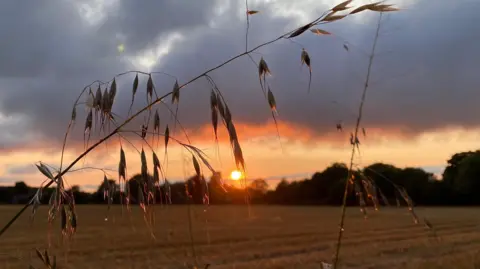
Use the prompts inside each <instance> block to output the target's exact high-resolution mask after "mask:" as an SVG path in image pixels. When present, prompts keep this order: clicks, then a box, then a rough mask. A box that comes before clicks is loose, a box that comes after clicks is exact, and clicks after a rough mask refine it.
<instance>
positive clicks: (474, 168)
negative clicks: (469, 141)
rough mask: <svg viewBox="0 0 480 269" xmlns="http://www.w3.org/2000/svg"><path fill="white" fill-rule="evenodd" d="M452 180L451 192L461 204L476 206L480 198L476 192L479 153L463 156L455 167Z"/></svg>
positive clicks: (479, 167) (479, 172)
mask: <svg viewBox="0 0 480 269" xmlns="http://www.w3.org/2000/svg"><path fill="white" fill-rule="evenodd" d="M455 172H456V174H455V176H454V178H453V190H454V192H455V194H456V195H455V196H456V197H457V199H458V201H459V202H460V203H462V204H465V203H469V204H472V203H473V204H478V203H480V196H479V195H478V194H477V193H476V191H477V190H478V189H479V187H480V152H479V151H477V152H475V153H472V154H469V155H468V156H465V157H464V158H463V159H462V160H461V161H460V162H459V163H458V164H457V166H456V171H455Z"/></svg>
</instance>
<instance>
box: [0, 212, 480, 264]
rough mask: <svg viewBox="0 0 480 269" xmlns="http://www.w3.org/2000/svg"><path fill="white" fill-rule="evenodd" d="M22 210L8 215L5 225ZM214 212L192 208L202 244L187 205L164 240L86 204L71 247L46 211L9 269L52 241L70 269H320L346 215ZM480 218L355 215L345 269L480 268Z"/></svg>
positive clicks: (24, 231) (165, 224) (12, 235)
mask: <svg viewBox="0 0 480 269" xmlns="http://www.w3.org/2000/svg"><path fill="white" fill-rule="evenodd" d="M14 209H15V207H0V216H1V217H0V219H2V220H6V219H7V218H8V217H9V216H11V215H13V214H14ZM205 209H206V208H205V207H200V206H196V207H191V208H190V212H191V214H192V219H193V222H192V224H193V225H192V235H193V242H194V244H193V246H192V243H191V239H190V232H189V225H188V213H189V208H188V207H186V206H171V207H168V208H160V207H158V208H157V209H156V216H155V220H156V221H155V225H154V227H153V231H154V234H155V239H153V237H152V236H151V234H150V232H149V230H148V229H147V226H146V224H145V222H144V220H143V216H142V214H141V213H140V211H139V210H138V209H136V208H135V209H134V211H133V212H132V213H131V215H126V214H125V215H123V216H122V212H121V209H120V208H119V207H114V208H113V209H112V211H111V212H110V213H109V219H108V221H105V214H106V207H105V206H79V207H78V215H79V220H78V222H79V224H78V225H79V227H78V232H77V234H76V235H75V237H74V238H73V240H71V241H62V239H61V237H60V231H59V223H55V224H54V226H53V227H51V228H50V232H49V228H48V225H47V224H46V221H45V217H46V211H45V209H41V210H40V212H38V213H37V214H38V215H37V216H36V219H35V222H34V223H33V224H31V223H30V222H29V220H28V216H24V217H22V219H21V220H19V221H18V223H16V224H15V225H14V226H13V227H12V229H11V230H9V231H8V232H7V233H6V234H5V235H4V236H3V237H2V239H1V240H2V244H0V267H1V268H28V265H29V264H30V263H31V264H34V265H39V263H38V258H36V256H35V253H34V251H33V250H34V248H35V247H37V248H45V247H47V246H48V242H49V239H48V238H49V235H50V242H51V251H52V253H55V254H56V255H57V256H58V260H59V262H60V264H61V265H62V267H61V268H185V267H186V266H188V265H192V264H193V263H194V260H195V258H194V256H195V257H196V259H197V261H198V264H199V265H202V264H206V263H209V264H211V267H210V268H213V269H216V268H319V264H320V262H321V261H330V260H331V259H332V255H333V254H334V248H335V244H336V237H337V227H338V220H339V213H340V212H339V208H333V207H273V206H272V207H268V206H253V207H252V208H251V216H250V217H249V215H248V210H247V208H246V207H244V206H243V207H242V206H211V207H209V208H208V209H207V210H206V211H205ZM124 213H125V212H124ZM479 213H480V209H477V208H468V209H467V208H420V209H418V215H419V218H420V220H421V221H422V222H421V223H420V224H418V225H415V224H414V223H413V221H412V218H411V216H410V215H409V214H408V211H406V210H405V209H396V208H384V209H381V210H380V211H379V212H372V213H370V214H369V218H368V219H367V220H364V219H363V217H362V215H361V213H360V212H359V211H358V208H349V209H348V211H347V219H346V227H345V234H344V236H345V237H344V241H343V245H342V251H341V262H342V268H358V269H360V268H392V269H393V268H452V267H451V266H453V268H476V267H475V265H476V264H475V263H476V262H477V263H479V264H480V259H478V258H476V256H477V253H478V252H479V251H480V233H479V231H480V226H479V224H480V214H479ZM27 215H28V214H27ZM423 217H427V218H428V219H429V220H430V222H431V223H432V224H433V225H434V228H435V232H436V236H435V233H434V232H433V231H432V230H429V229H427V228H426V227H425V226H424V225H423ZM192 247H193V248H192ZM194 252H195V255H193V253H194ZM477 266H478V265H477Z"/></svg>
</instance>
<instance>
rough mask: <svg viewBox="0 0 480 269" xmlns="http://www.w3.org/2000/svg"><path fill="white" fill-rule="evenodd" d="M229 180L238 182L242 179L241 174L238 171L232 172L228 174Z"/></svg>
mask: <svg viewBox="0 0 480 269" xmlns="http://www.w3.org/2000/svg"><path fill="white" fill-rule="evenodd" d="M230 178H231V179H232V180H239V179H241V178H242V172H240V171H238V170H234V171H232V173H230Z"/></svg>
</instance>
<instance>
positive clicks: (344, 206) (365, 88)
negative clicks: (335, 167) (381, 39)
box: [333, 13, 382, 269]
mask: <svg viewBox="0 0 480 269" xmlns="http://www.w3.org/2000/svg"><path fill="white" fill-rule="evenodd" d="M381 20H382V13H380V15H379V18H378V22H377V30H376V33H375V38H374V40H373V45H372V50H371V52H370V56H369V60H368V68H367V75H366V78H365V84H364V86H363V92H362V99H361V101H360V106H359V108H358V117H357V122H356V124H355V132H354V136H353V144H352V154H351V156H350V166H349V168H348V174H347V180H346V181H345V190H344V193H343V201H342V215H341V217H340V227H339V230H338V239H337V247H336V250H335V258H334V262H333V268H334V269H337V265H338V258H339V256H340V248H341V244H342V238H343V232H344V226H345V213H346V211H347V196H348V183H349V180H350V178H351V177H352V175H353V159H354V157H355V146H356V141H357V137H358V130H359V128H360V122H361V121H362V115H363V105H364V104H365V100H366V97H367V91H368V83H369V81H370V74H371V70H372V64H373V60H374V58H375V49H376V47H377V41H378V36H379V33H380V26H381Z"/></svg>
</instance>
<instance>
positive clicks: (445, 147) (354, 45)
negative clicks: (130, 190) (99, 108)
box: [0, 0, 480, 190]
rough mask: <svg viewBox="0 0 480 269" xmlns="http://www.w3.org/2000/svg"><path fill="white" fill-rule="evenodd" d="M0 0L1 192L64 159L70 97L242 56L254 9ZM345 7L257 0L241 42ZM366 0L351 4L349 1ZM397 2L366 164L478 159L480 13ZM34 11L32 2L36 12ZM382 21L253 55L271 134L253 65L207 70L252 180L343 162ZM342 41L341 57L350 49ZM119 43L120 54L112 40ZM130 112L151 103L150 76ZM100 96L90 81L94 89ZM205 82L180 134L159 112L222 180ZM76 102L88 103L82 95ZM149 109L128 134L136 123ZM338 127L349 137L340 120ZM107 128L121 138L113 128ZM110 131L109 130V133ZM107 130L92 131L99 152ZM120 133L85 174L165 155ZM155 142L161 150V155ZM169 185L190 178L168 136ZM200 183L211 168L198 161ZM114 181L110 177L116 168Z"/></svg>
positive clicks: (167, 118)
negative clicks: (464, 155)
mask: <svg viewBox="0 0 480 269" xmlns="http://www.w3.org/2000/svg"><path fill="white" fill-rule="evenodd" d="M26 1H27V2H28V4H27V5H25V4H24V3H20V2H19V1H5V2H2V3H1V4H0V5H1V8H0V14H1V16H0V20H2V23H1V25H2V27H0V36H2V42H1V43H0V59H2V60H1V61H0V85H1V87H2V89H1V90H0V130H1V132H0V184H3V185H9V184H13V183H14V182H16V181H25V182H26V183H27V184H29V185H33V186H38V185H39V184H41V183H42V182H43V181H44V180H45V179H44V178H43V177H42V175H41V174H40V173H39V172H38V171H37V170H36V168H35V166H34V164H35V163H36V162H38V161H42V162H45V163H47V164H49V165H52V166H53V167H57V168H58V167H59V166H60V158H61V152H62V141H63V137H64V135H65V131H66V128H67V125H68V123H69V120H70V114H71V111H72V106H73V104H74V102H75V99H76V98H77V96H78V95H79V93H80V92H81V91H82V90H83V88H84V87H85V86H87V85H89V84H91V83H92V82H93V81H95V80H101V81H110V80H111V79H112V78H113V77H114V76H115V75H116V74H119V73H122V72H126V71H132V70H133V71H135V70H137V71H143V72H154V71H155V72H165V73H168V74H170V76H169V75H162V74H154V75H153V80H154V84H155V87H156V89H157V91H158V92H159V94H162V93H167V92H169V91H171V90H172V88H173V85H174V82H175V79H174V78H172V76H174V77H176V79H178V81H179V83H180V84H182V83H184V82H186V81H188V80H190V79H192V78H194V77H196V76H198V75H199V74H201V73H203V72H204V71H206V70H208V69H210V68H212V67H214V66H216V65H218V64H220V63H222V62H224V61H225V60H227V59H229V58H231V57H233V56H235V55H237V54H240V53H242V52H244V51H245V34H246V18H245V2H244V1H234V0H199V1H189V0H176V1H173V0H166V1H156V0H148V1H147V0H145V1H141V2H137V1H135V2H134V1H119V0H105V1H101V0H82V1H74V0H64V1H55V2H53V1H34V0H26ZM338 3H339V1H336V0H322V1H318V0H297V1H289V0H277V1H275V0H249V1H248V4H249V8H250V9H251V10H258V11H259V13H257V14H255V15H252V16H250V21H249V22H250V27H249V34H248V47H249V48H253V47H254V46H256V45H259V44H262V43H264V42H267V41H270V40H272V39H275V38H277V37H278V36H280V35H282V34H284V33H287V32H289V31H291V30H293V29H295V28H297V27H299V26H302V25H304V24H306V23H308V22H310V21H312V20H314V19H315V18H316V17H318V16H319V15H321V14H322V13H323V12H324V11H326V10H328V9H329V8H331V7H333V6H334V5H336V4H338ZM365 3H369V1H368V0H355V1H353V2H352V5H353V6H359V5H362V4H365ZM387 3H389V4H394V5H395V6H397V7H399V8H401V9H402V10H401V11H399V12H394V13H388V14H384V15H383V17H382V20H381V29H380V33H379V38H378V44H377V47H376V51H375V57H374V60H373V65H372V70H371V78H370V84H369V88H368V92H367V97H366V102H365V106H364V111H363V120H362V124H361V126H362V127H363V128H365V130H366V133H367V136H366V137H363V136H362V135H361V136H360V142H361V148H360V154H359V155H358V156H357V157H356V158H355V164H356V165H358V166H365V165H369V164H371V163H373V162H385V163H390V164H394V165H396V166H399V167H405V166H414V167H423V168H425V169H427V170H428V171H431V172H434V173H441V171H442V169H443V167H444V166H445V164H446V160H447V159H448V158H449V157H450V156H451V155H452V154H454V153H456V152H459V151H466V150H475V149H477V148H478V141H480V139H479V138H480V130H479V127H480V126H479V123H480V122H479V121H478V115H479V112H480V106H478V105H477V104H478V100H479V97H480V91H479V87H480V76H478V74H480V65H479V64H478V63H480V52H479V51H478V49H477V48H478V47H479V46H480V31H479V30H480V29H479V27H480V26H479V25H480V21H479V20H480V18H479V17H478V16H477V15H476V13H475V12H476V10H479V8H480V2H478V1H476V0H457V1H451V0H436V1H428V0H390V1H387ZM27 7H28V8H27ZM378 18H379V13H375V12H371V11H366V12H362V13H359V14H355V15H352V16H348V17H346V18H345V19H343V20H341V21H337V22H333V23H331V24H327V25H322V26H321V29H324V30H327V31H329V32H331V33H332V35H323V36H318V35H315V34H313V33H310V32H306V33H304V34H303V35H301V36H299V37H296V38H294V39H293V40H285V39H283V40H279V41H278V42H276V43H273V44H270V45H268V46H265V47H262V48H260V49H258V50H257V51H255V52H254V53H252V54H251V57H252V59H253V60H254V61H256V62H257V63H258V61H259V60H260V58H261V57H263V58H264V59H265V61H266V62H267V63H268V66H269V69H270V70H271V73H272V75H271V76H269V77H267V80H268V82H269V85H270V87H271V90H272V92H273V93H274V95H275V99H276V102H277V109H278V113H279V114H278V133H277V129H276V126H275V124H274V123H273V120H272V115H271V112H270V108H269V106H268V102H267V100H266V99H265V97H264V96H263V93H262V90H261V88H260V84H259V80H258V70H257V68H256V66H255V64H254V63H253V62H252V60H251V59H249V58H248V57H241V58H238V59H236V60H235V61H233V62H231V63H229V64H227V65H225V66H223V67H222V68H220V69H218V70H215V71H213V72H211V73H210V75H211V77H212V78H213V79H214V80H215V82H216V84H217V86H218V88H219V89H220V90H221V92H222V94H223V96H224V98H225V99H226V101H227V103H228V105H229V107H230V110H231V112H232V115H233V120H234V122H235V124H236V129H237V132H238V136H239V139H240V144H241V146H242V149H243V153H244V157H245V161H246V166H247V177H248V178H259V177H261V178H267V179H269V180H271V181H272V182H273V181H274V180H276V179H279V178H282V177H287V178H305V177H309V176H310V175H311V174H313V173H314V172H316V171H321V170H323V169H324V168H325V167H327V166H328V165H330V164H332V163H334V162H347V161H349V157H350V151H351V147H350V144H349V134H350V132H351V131H352V128H353V125H354V122H355V120H356V115H357V113H358V106H359V103H360V98H361V94H362V90H363V85H364V83H365V77H366V72H367V66H368V59H369V53H370V50H371V47H372V44H373V40H374V36H375V30H376V25H377V21H378ZM344 44H347V45H348V47H349V50H348V51H346V50H345V49H344V48H343V45H344ZM120 45H122V46H123V47H124V50H123V51H119V50H118V47H119V46H120ZM302 48H304V49H305V50H306V51H307V52H308V53H309V55H310V57H311V62H312V63H311V65H312V82H311V91H310V93H308V90H307V88H308V69H307V68H306V67H305V66H302V65H301V62H300V55H301V51H302ZM133 78H134V73H131V74H127V75H123V76H120V77H118V78H117V79H116V82H117V88H118V91H117V97H116V102H115V104H114V106H113V111H114V112H115V113H116V114H117V115H119V117H120V118H119V119H125V116H126V115H127V112H128V108H129V106H130V102H131V99H132V82H133ZM139 78H140V84H139V89H138V93H137V94H136V99H135V103H134V106H133V110H134V111H135V110H138V109H139V108H141V107H143V106H144V105H146V97H145V96H146V93H145V90H146V86H145V85H146V80H147V77H145V76H143V75H140V76H139ZM95 89H96V86H95V85H94V87H93V90H95ZM210 90H211V87H210V86H209V84H208V83H207V81H206V80H205V79H204V78H201V79H198V80H197V81H195V82H194V83H192V84H189V85H188V86H187V87H184V88H182V90H181V97H180V103H179V108H178V119H179V121H180V123H181V126H182V127H183V128H184V129H183V130H184V131H185V132H182V128H181V127H179V126H177V127H176V129H175V132H173V125H174V120H173V119H172V116H171V114H170V112H169V110H168V109H167V107H168V106H170V108H171V109H172V110H175V109H176V106H171V105H170V99H168V98H167V100H166V103H167V105H159V106H158V109H159V112H160V118H161V129H162V130H164V128H165V126H166V124H168V125H169V126H170V127H171V129H172V134H171V136H172V137H174V138H176V139H178V140H180V141H182V142H185V143H186V142H188V141H187V136H186V135H185V133H187V134H188V139H189V140H190V142H191V144H192V145H194V146H196V147H198V148H200V149H202V150H204V151H205V153H206V154H207V155H208V156H209V161H210V162H211V164H212V165H213V167H214V168H216V169H217V170H219V171H222V173H223V174H224V175H228V174H229V173H230V171H232V170H233V169H235V162H234V160H233V157H232V153H231V150H230V148H229V145H228V136H227V134H226V132H225V130H224V128H223V126H220V127H219V129H220V131H219V143H218V144H216V143H215V139H214V135H213V130H212V127H211V124H210V108H209V98H210ZM85 100H86V98H85V96H82V97H81V99H80V102H85ZM77 114H78V115H77V121H76V123H75V125H74V128H73V130H72V131H71V133H70V134H69V137H68V140H67V144H66V148H65V156H64V162H63V167H65V166H66V165H68V164H70V163H71V161H73V160H74V159H75V157H76V156H77V155H79V154H80V153H82V152H83V150H84V140H83V127H84V124H85V118H86V108H85V106H83V105H79V106H78V107H77ZM143 121H144V115H142V116H140V117H139V118H137V119H136V120H134V121H132V123H131V124H130V125H129V126H128V130H140V126H141V124H142V122H143ZM337 122H342V124H343V126H344V131H343V132H337V131H336V128H335V125H336V123H337ZM109 130H110V131H111V130H113V128H112V126H110V129H109ZM107 131H108V130H107ZM105 134H106V133H104V132H103V131H99V130H98V129H97V130H95V131H94V133H93V134H92V137H91V139H90V142H89V143H90V145H91V144H92V143H93V142H95V141H97V140H98V139H100V138H101V137H102V136H104V135H105ZM125 135H126V137H125V138H126V139H128V141H126V140H124V139H123V138H122V139H121V138H119V137H114V138H112V139H111V140H108V141H107V144H105V145H102V146H100V147H98V148H96V149H95V150H94V151H92V152H91V153H90V154H89V155H88V156H87V158H86V159H85V160H82V161H80V162H79V163H78V164H77V165H76V166H75V167H74V169H73V170H76V169H81V168H82V167H95V168H106V169H112V170H115V169H116V167H118V161H119V143H120V142H121V143H122V145H123V147H124V149H125V151H126V152H127V164H128V171H127V172H128V173H129V174H133V173H136V172H137V171H139V164H140V156H139V154H138V152H137V150H141V148H142V147H143V148H145V150H146V152H147V156H148V158H149V160H150V156H151V150H150V146H149V145H150V144H152V147H153V148H154V149H155V150H156V151H157V154H158V155H159V156H160V158H161V159H162V161H163V157H164V147H163V140H162V139H160V140H159V141H158V142H156V141H152V137H150V136H147V139H148V141H149V145H147V144H145V143H143V144H142V142H141V141H140V140H139V139H138V138H136V137H135V136H133V135H131V134H130V135H128V134H125ZM157 144H158V146H157ZM167 163H168V165H167V166H166V167H165V168H166V174H167V177H168V178H170V179H172V180H181V179H183V178H185V177H187V176H189V175H192V174H193V172H194V170H193V165H192V161H191V157H190V156H189V155H188V154H187V152H186V151H185V150H182V149H181V147H180V146H178V145H175V144H174V142H172V141H171V142H170V144H169V150H168V162H165V164H167ZM202 169H203V171H204V172H205V174H206V175H207V176H209V172H208V171H207V169H205V168H202ZM107 173H108V175H109V176H111V177H112V178H115V179H116V178H117V172H116V171H110V170H107ZM102 179H103V172H102V171H100V170H95V169H93V170H90V169H82V170H78V171H75V172H72V173H69V174H67V176H66V180H67V181H68V183H69V184H70V185H73V184H76V185H81V186H82V187H83V188H84V189H86V190H89V189H90V190H91V189H92V188H95V187H96V186H97V185H98V184H99V183H100V182H101V181H102Z"/></svg>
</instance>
